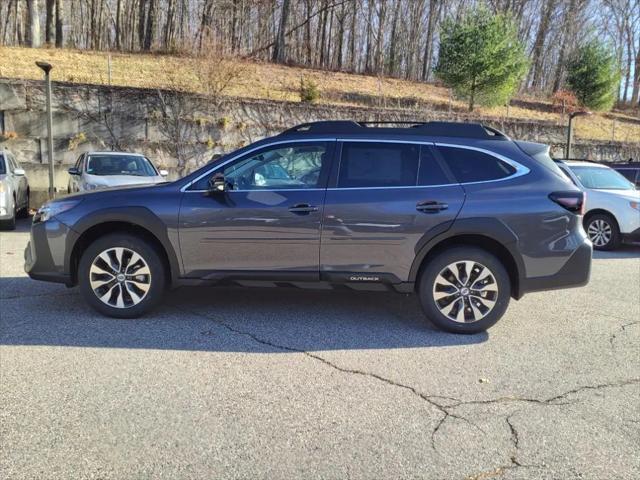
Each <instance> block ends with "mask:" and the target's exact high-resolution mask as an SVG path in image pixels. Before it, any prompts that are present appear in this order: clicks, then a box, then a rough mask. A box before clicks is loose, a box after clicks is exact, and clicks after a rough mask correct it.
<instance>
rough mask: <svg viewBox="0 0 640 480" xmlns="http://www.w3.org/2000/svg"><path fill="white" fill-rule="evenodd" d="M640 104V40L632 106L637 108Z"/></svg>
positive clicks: (639, 41)
mask: <svg viewBox="0 0 640 480" xmlns="http://www.w3.org/2000/svg"><path fill="white" fill-rule="evenodd" d="M639 103H640V39H638V46H637V50H636V59H635V68H634V74H633V94H632V95H631V105H632V106H634V107H637V106H638V104H639Z"/></svg>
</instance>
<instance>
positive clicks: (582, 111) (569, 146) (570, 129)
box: [565, 110, 591, 159]
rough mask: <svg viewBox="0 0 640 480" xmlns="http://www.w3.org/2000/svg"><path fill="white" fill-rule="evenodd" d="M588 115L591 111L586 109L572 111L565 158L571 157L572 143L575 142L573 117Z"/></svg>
mask: <svg viewBox="0 0 640 480" xmlns="http://www.w3.org/2000/svg"><path fill="white" fill-rule="evenodd" d="M586 115H591V112H589V111H586V110H581V111H578V112H571V113H570V114H569V128H568V129H567V148H566V151H565V158H566V159H570V158H571V144H572V143H573V119H574V118H575V117H582V116H586Z"/></svg>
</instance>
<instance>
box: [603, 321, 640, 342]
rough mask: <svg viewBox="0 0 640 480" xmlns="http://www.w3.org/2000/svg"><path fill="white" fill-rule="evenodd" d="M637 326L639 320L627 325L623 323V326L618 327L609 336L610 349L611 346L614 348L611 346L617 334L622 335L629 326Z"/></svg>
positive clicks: (639, 322)
mask: <svg viewBox="0 0 640 480" xmlns="http://www.w3.org/2000/svg"><path fill="white" fill-rule="evenodd" d="M638 324H640V320H637V321H635V322H629V323H625V324H623V325H620V326H619V327H618V328H617V330H616V331H615V332H614V333H612V334H611V335H610V336H609V343H610V344H611V348H613V346H614V345H613V341H614V340H615V339H616V337H617V336H618V333H621V332H622V333H624V332H626V331H627V327H631V326H633V325H638Z"/></svg>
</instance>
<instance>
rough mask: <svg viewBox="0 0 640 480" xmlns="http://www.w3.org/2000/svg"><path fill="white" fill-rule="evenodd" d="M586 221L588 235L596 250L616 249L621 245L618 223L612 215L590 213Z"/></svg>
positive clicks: (585, 227)
mask: <svg viewBox="0 0 640 480" xmlns="http://www.w3.org/2000/svg"><path fill="white" fill-rule="evenodd" d="M584 223H585V226H584V229H585V230H586V231H587V236H588V237H589V240H591V243H593V248H595V249H596V250H614V249H616V248H618V247H619V246H620V231H619V229H618V224H617V222H616V221H615V220H614V218H613V217H612V216H611V215H607V214H606V213H597V214H595V215H590V216H589V217H587V219H586V220H585V222H584Z"/></svg>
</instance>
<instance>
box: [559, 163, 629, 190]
mask: <svg viewBox="0 0 640 480" xmlns="http://www.w3.org/2000/svg"><path fill="white" fill-rule="evenodd" d="M569 168H571V171H572V172H573V173H574V174H575V175H576V177H578V180H580V183H582V185H584V187H585V188H592V189H594V190H635V186H634V185H633V184H632V183H631V182H630V181H629V180H627V179H626V178H624V177H623V176H622V175H620V174H619V173H618V172H616V171H615V170H612V169H611V168H603V167H578V166H576V167H574V166H570V167H569Z"/></svg>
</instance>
